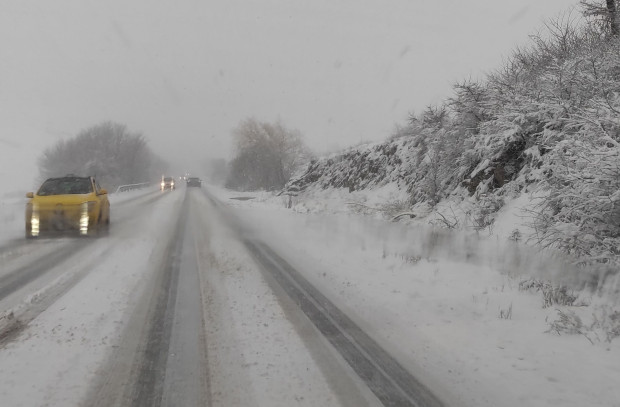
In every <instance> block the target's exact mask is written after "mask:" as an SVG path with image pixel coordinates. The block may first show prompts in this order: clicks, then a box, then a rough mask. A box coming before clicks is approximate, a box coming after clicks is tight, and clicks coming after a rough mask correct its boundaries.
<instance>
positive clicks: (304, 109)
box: [0, 0, 578, 173]
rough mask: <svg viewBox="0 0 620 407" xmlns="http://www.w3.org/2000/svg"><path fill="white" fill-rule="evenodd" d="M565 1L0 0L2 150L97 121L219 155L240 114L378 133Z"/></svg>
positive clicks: (523, 36) (340, 136)
mask: <svg viewBox="0 0 620 407" xmlns="http://www.w3.org/2000/svg"><path fill="white" fill-rule="evenodd" d="M577 3H578V0H517V1H506V0H500V1H498V0H466V1H464V0H452V1H450V0H446V1H434V0H390V1H385V0H312V1H302V0H251V1H250V0H245V1H242V0H209V1H206V0H174V1H163V0H162V1H158V0H113V1H111V0H106V1H100V0H39V1H34V0H0V7H1V10H0V149H4V150H5V156H6V151H8V150H17V149H22V150H23V149H28V150H29V151H30V152H31V155H30V156H29V157H28V160H31V162H30V163H25V164H27V165H30V166H31V167H33V168H34V167H36V158H37V157H38V156H39V155H40V153H41V152H42V151H43V149H44V148H46V147H48V146H51V145H53V144H54V143H55V142H57V141H58V140H60V139H63V138H69V137H73V136H75V135H76V134H77V133H78V132H79V131H80V130H82V129H84V128H87V127H90V126H93V125H96V124H98V123H101V122H103V121H106V120H112V121H115V122H119V123H123V124H126V125H127V126H128V127H129V129H130V130H131V131H136V132H142V133H143V134H144V135H145V136H146V137H147V139H148V140H149V143H150V145H151V147H152V148H153V150H155V152H156V153H158V154H160V155H162V156H164V157H167V158H169V159H170V160H171V161H173V162H175V161H176V162H178V161H181V160H183V162H184V163H185V164H184V165H186V166H188V167H197V166H199V165H198V164H196V163H198V162H199V161H200V160H203V159H205V158H206V157H220V156H221V157H228V156H229V154H230V146H231V142H230V131H231V129H233V128H234V127H235V126H236V125H237V124H238V123H239V122H240V121H241V120H243V119H245V118H248V117H254V118H256V119H259V120H264V121H275V120H281V121H282V122H283V123H284V124H285V125H286V126H288V127H291V128H295V129H298V130H299V131H301V133H302V134H304V136H305V139H306V142H307V144H308V145H309V146H310V147H311V148H312V149H314V150H315V151H318V152H326V151H332V150H336V149H341V148H345V147H347V146H350V145H353V144H357V143H359V142H360V141H376V140H383V139H385V138H386V137H387V136H388V135H389V134H390V132H391V131H392V130H393V128H394V125H395V123H403V122H404V121H405V119H406V117H407V115H408V113H410V112H419V111H421V110H422V109H424V107H425V106H426V105H428V104H431V103H438V102H440V101H442V100H444V99H445V98H447V97H449V96H450V95H451V93H450V85H451V84H452V83H454V82H455V81H459V80H462V79H464V78H468V77H480V76H482V75H483V74H484V73H485V72H489V71H491V70H493V69H495V68H498V67H499V66H500V64H501V62H502V58H504V57H506V56H508V55H509V54H510V52H511V50H512V49H514V48H515V47H516V46H518V45H524V44H527V43H528V35H529V34H533V33H536V31H537V30H538V29H539V28H541V27H542V24H543V22H544V21H545V20H546V19H549V18H553V17H557V16H558V15H559V14H560V13H562V12H565V11H567V10H569V9H570V8H571V7H573V6H574V5H575V4H577ZM1 158H2V155H1V154H0V159H1ZM2 165H3V164H2V163H0V167H2ZM188 170H193V171H199V169H196V168H188ZM2 172H3V171H2V168H0V173H2ZM4 172H6V168H4Z"/></svg>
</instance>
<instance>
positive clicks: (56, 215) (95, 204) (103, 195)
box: [26, 175, 110, 238]
mask: <svg viewBox="0 0 620 407" xmlns="http://www.w3.org/2000/svg"><path fill="white" fill-rule="evenodd" d="M26 197H27V198H30V200H29V201H28V203H27V204H26V238H34V237H38V236H39V235H40V234H41V233H42V232H67V233H70V232H77V233H78V234H79V235H80V236H91V235H95V234H97V233H98V232H99V231H105V230H107V229H108V227H109V225H110V202H109V200H108V192H107V191H106V190H105V189H103V188H101V187H100V186H99V184H98V183H97V181H95V179H94V178H93V177H78V176H74V175H67V176H65V177H60V178H48V179H47V180H46V181H45V182H43V184H41V187H40V188H39V190H38V191H37V192H36V193H32V192H29V193H27V194H26Z"/></svg>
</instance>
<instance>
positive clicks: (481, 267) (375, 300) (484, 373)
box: [210, 188, 620, 406]
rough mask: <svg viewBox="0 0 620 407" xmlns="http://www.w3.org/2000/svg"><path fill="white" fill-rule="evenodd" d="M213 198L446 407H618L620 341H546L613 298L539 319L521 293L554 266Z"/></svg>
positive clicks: (535, 300) (467, 244) (535, 297)
mask: <svg viewBox="0 0 620 407" xmlns="http://www.w3.org/2000/svg"><path fill="white" fill-rule="evenodd" d="M210 190H211V191H213V192H215V193H216V194H217V195H218V196H219V197H220V198H221V199H222V200H223V201H224V202H226V203H227V204H228V205H230V206H233V207H234V208H235V214H236V215H237V216H239V217H241V218H242V219H243V220H244V222H245V223H247V224H250V225H252V226H253V228H254V230H255V233H257V234H258V235H260V236H261V238H262V239H264V240H265V241H267V242H268V243H269V244H271V245H272V247H274V248H276V249H277V250H278V252H279V253H280V254H281V255H282V256H284V257H285V258H287V259H288V260H289V261H291V263H292V264H293V265H295V266H297V267H298V269H299V270H300V271H303V272H304V273H305V275H306V278H308V279H309V280H310V281H311V282H312V283H313V284H314V285H316V286H317V287H318V288H319V289H321V290H322V291H323V292H324V293H325V294H326V295H328V296H329V297H330V299H331V300H332V301H334V302H335V303H336V304H338V305H339V306H340V307H341V308H342V309H343V310H346V312H347V313H349V314H350V315H351V316H353V317H354V318H355V319H356V320H357V321H358V322H359V323H360V324H361V325H362V326H364V327H365V328H366V329H367V330H368V331H369V333H370V334H372V335H373V336H374V337H375V338H376V339H377V340H378V341H380V342H381V343H382V344H383V345H384V346H385V347H387V348H388V349H390V350H391V351H392V352H393V353H394V354H395V355H397V356H398V358H399V360H400V361H401V362H402V363H403V364H404V365H406V366H407V367H408V368H409V369H411V370H412V371H413V372H414V373H415V372H417V373H418V374H419V375H420V377H426V378H430V380H429V382H430V383H429V385H430V386H431V387H432V388H433V389H435V390H436V391H438V393H439V394H442V393H443V392H446V393H449V395H448V396H447V397H446V399H448V400H449V401H452V402H453V403H454V405H470V406H497V405H502V406H517V405H519V406H521V405H528V406H547V405H562V406H582V405H591V406H596V405H600V406H613V405H618V404H617V403H618V400H620V390H619V389H618V387H617V383H618V382H619V381H620V367H618V365H617V363H616V361H617V356H614V355H617V354H618V352H620V345H619V342H620V339H616V340H615V341H612V342H611V343H608V342H606V341H605V338H604V337H600V338H599V339H600V341H599V340H598V339H597V338H596V335H597V332H596V331H585V328H584V332H583V335H579V334H577V335H562V336H558V335H556V334H553V333H550V332H548V331H549V330H550V322H551V321H554V320H557V319H558V310H560V311H563V312H567V311H570V312H575V314H576V315H578V316H580V317H581V318H582V319H583V321H584V324H585V323H586V322H585V321H587V320H588V318H589V317H591V314H592V313H596V312H605V311H607V312H610V311H611V310H613V309H617V308H618V303H617V299H616V300H615V301H616V302H614V299H613V298H611V299H610V298H592V297H589V296H586V295H584V296H583V297H582V298H580V299H579V300H578V301H583V302H584V303H591V304H592V305H590V306H589V307H585V306H584V307H561V306H557V305H554V306H552V307H548V308H545V309H543V308H542V304H543V299H542V295H541V294H540V293H537V292H529V291H521V290H519V283H520V282H521V281H522V280H523V279H526V278H529V277H531V276H532V275H533V276H535V277H538V276H539V275H537V273H536V270H535V269H536V267H538V268H540V270H541V271H546V270H544V267H540V266H541V265H545V266H549V265H551V264H553V263H549V259H544V262H541V261H538V259H536V258H534V257H535V255H534V252H532V251H528V250H525V249H524V250H523V252H521V253H520V252H519V251H518V250H514V251H507V252H504V253H502V251H504V250H506V248H508V247H510V246H508V245H507V244H504V243H507V242H506V241H505V240H502V242H501V244H499V245H498V244H497V242H491V243H493V244H481V243H480V242H477V241H476V242H471V241H469V240H468V239H451V240H449V241H448V243H449V244H446V242H445V241H439V242H435V243H433V244H430V242H429V238H430V237H432V236H433V235H432V234H428V233H426V232H425V231H424V230H423V229H418V228H407V229H403V228H402V227H401V226H400V225H398V224H386V223H384V222H376V221H375V220H372V219H369V218H368V217H361V216H355V215H347V214H345V213H338V214H335V215H333V214H332V215H317V214H300V213H296V212H294V211H291V210H286V209H284V198H282V199H281V198H275V199H274V198H273V197H270V195H269V194H266V196H265V195H264V194H258V195H256V197H257V199H250V200H238V199H229V198H231V197H249V196H253V195H254V194H237V193H231V192H230V191H224V190H218V189H217V188H210ZM304 204H305V205H307V206H316V207H319V206H321V205H322V204H323V203H321V202H309V203H308V202H305V203H304ZM342 204H343V203H342V202H341V205H342ZM330 205H331V206H335V205H337V204H336V203H335V202H331V203H330ZM508 223H509V221H506V222H505V224H502V225H503V226H502V227H503V228H505V229H506V230H509V228H510V225H508ZM416 234H419V235H418V236H417V237H416ZM436 246H439V250H437V247H436ZM429 250H431V252H430V253H431V254H430V255H429ZM468 257H469V259H470V260H469V261H467V258H468ZM533 266H534V269H532V267H533ZM563 266H564V265H562V264H558V265H556V266H555V267H556V268H557V269H561V267H563ZM586 336H588V338H589V339H590V340H592V341H593V342H594V345H593V344H592V343H590V341H589V340H588V338H586ZM446 389H449V391H447V390H446Z"/></svg>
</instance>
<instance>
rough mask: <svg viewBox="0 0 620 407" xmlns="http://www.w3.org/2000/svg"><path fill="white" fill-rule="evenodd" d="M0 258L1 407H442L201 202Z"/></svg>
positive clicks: (151, 196)
mask: <svg viewBox="0 0 620 407" xmlns="http://www.w3.org/2000/svg"><path fill="white" fill-rule="evenodd" d="M0 261H1V265H2V268H1V272H0V317H1V318H0V366H2V369H1V370H0V399H2V400H3V405H4V404H5V403H8V404H6V405H11V406H43V405H50V406H54V405H84V406H110V405H119V406H124V405H127V406H129V405H131V406H157V405H165V406H173V405H174V406H179V405H182V406H250V405H252V406H254V405H260V406H278V405H281V406H290V405H300V406H303V405H315V406H327V405H334V406H364V405H367V406H370V405H386V406H427V405H428V406H434V405H441V403H440V402H439V401H438V400H437V399H435V398H434V397H433V396H432V394H431V393H430V392H429V391H428V390H427V389H426V388H425V387H424V386H423V385H422V384H421V383H419V382H418V381H417V380H416V379H414V378H413V376H411V375H410V374H409V373H408V372H407V371H406V370H405V369H404V368H402V367H401V366H400V365H399V364H398V363H397V362H396V361H395V360H394V359H393V358H391V357H390V356H389V355H388V354H387V352H385V351H384V350H382V349H381V347H380V346H379V345H378V344H377V343H375V342H374V341H373V340H372V339H371V338H370V337H369V336H368V335H366V334H365V333H364V332H363V330H362V329H360V328H359V327H358V326H356V325H355V324H354V323H353V321H351V320H350V319H348V318H347V317H346V315H345V314H344V313H343V312H341V311H340V310H338V308H337V307H336V306H335V305H334V304H332V303H330V302H329V300H327V298H326V297H324V296H322V295H321V293H320V292H319V291H318V290H316V289H315V288H314V287H313V286H312V285H311V284H310V283H308V281H306V280H304V278H303V277H302V276H301V274H300V273H298V272H297V271H296V270H295V269H294V268H293V267H292V266H290V265H289V264H288V263H287V262H286V261H285V260H284V259H282V258H281V257H280V256H279V255H278V254H277V253H275V252H274V251H273V250H272V249H271V248H269V246H267V245H266V244H265V243H263V242H261V241H259V240H257V239H256V237H254V236H252V233H250V232H249V231H247V230H246V229H244V227H243V225H242V224H241V223H240V222H238V221H237V220H236V219H235V218H234V217H233V216H232V215H231V214H230V213H229V212H227V210H226V208H224V207H223V206H222V205H220V204H219V203H218V201H217V200H215V199H214V198H213V197H208V196H207V195H206V193H205V190H200V189H199V190H191V189H188V190H185V189H180V190H177V191H174V192H171V193H170V192H169V193H164V194H161V193H160V192H159V191H152V192H150V193H146V194H142V195H136V196H135V197H132V198H131V199H126V200H124V201H122V202H117V203H115V204H114V206H113V223H112V228H111V232H110V234H109V235H108V236H106V237H100V238H98V239H77V238H75V239H74V238H49V239H40V240H36V241H25V240H12V241H9V242H8V243H6V244H5V245H4V246H2V247H0Z"/></svg>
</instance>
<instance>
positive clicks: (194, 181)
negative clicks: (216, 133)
mask: <svg viewBox="0 0 620 407" xmlns="http://www.w3.org/2000/svg"><path fill="white" fill-rule="evenodd" d="M187 186H188V187H198V188H200V187H201V186H202V181H201V180H200V178H197V177H189V178H187Z"/></svg>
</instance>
